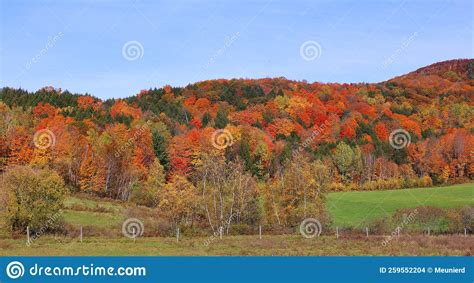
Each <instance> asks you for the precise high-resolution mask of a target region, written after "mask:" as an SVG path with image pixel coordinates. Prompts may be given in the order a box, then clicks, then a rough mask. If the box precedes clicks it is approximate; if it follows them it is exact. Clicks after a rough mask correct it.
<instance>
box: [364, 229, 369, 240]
mask: <svg viewBox="0 0 474 283" xmlns="http://www.w3.org/2000/svg"><path fill="white" fill-rule="evenodd" d="M365 233H366V235H367V238H368V237H369V227H365Z"/></svg>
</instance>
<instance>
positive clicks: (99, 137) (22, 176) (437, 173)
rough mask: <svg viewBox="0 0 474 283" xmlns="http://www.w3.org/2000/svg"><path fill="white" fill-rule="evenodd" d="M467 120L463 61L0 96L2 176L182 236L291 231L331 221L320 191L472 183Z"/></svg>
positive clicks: (472, 140)
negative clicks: (324, 78)
mask: <svg viewBox="0 0 474 283" xmlns="http://www.w3.org/2000/svg"><path fill="white" fill-rule="evenodd" d="M473 113H474V60H473V59H463V60H451V61H445V62H440V63H436V64H433V65H430V66H427V67H424V68H421V69H419V70H416V71H414V72H411V73H408V74H406V75H401V76H399V77H395V78H392V79H390V80H387V81H384V82H380V83H351V84H345V83H318V82H314V83H310V82H306V81H291V80H287V79H285V78H264V79H232V80H225V79H218V80H209V81H201V82H197V83H193V84H189V85H187V86H185V87H173V86H169V85H167V86H164V87H162V88H154V89H146V90H142V91H140V92H139V93H138V94H136V95H134V96H130V97H128V98H125V99H109V100H105V101H102V100H100V99H98V98H96V97H94V96H93V95H89V94H75V93H71V92H69V91H66V90H61V89H58V88H55V87H44V88H42V89H40V90H38V91H36V92H34V93H32V92H28V91H25V90H23V89H13V88H9V87H3V88H2V89H1V92H0V116H1V119H0V174H2V178H3V179H4V182H3V183H2V184H3V185H2V186H3V187H4V189H5V188H11V190H14V188H15V187H16V186H18V184H19V183H21V182H26V181H28V182H32V183H33V184H37V186H38V187H42V188H43V189H42V190H43V191H41V190H39V191H38V192H37V193H40V194H42V195H43V196H44V195H48V196H51V198H50V199H49V200H43V201H45V202H48V201H51V200H54V199H58V200H59V199H62V198H64V196H65V195H68V194H77V193H83V194H89V195H93V196H95V197H98V198H107V199H117V200H121V201H124V202H130V203H134V204H136V205H140V206H146V207H150V208H152V209H155V210H156V213H157V215H158V216H159V217H161V218H163V219H167V221H169V223H172V224H173V225H178V226H182V227H194V228H200V227H202V228H206V229H208V228H212V229H213V230H214V229H215V228H216V227H224V228H226V229H229V226H230V223H233V224H234V225H241V226H242V227H245V226H246V225H247V226H252V225H255V224H258V223H266V224H269V225H279V226H283V227H295V226H297V225H299V223H300V222H301V219H303V218H306V217H316V218H317V219H319V220H320V221H322V222H327V221H330V220H329V219H328V215H327V213H326V210H325V209H324V199H325V196H326V194H327V193H329V192H336V191H363V190H388V189H401V188H422V187H431V186H438V185H442V184H454V183H466V182H472V180H473V178H474V163H473V160H474V154H473V148H474V136H473V130H474V115H473ZM25 180H26V181H25ZM42 183H45V185H44V186H43V185H41V184H42ZM62 188H64V189H62ZM23 193H25V192H23ZM26 193H27V194H30V195H34V193H35V192H33V191H30V192H26ZM13 195H14V194H13ZM13 195H12V194H2V199H1V201H2V204H5V205H6V204H8V203H11V201H12V198H14V196H13ZM17 197H18V195H17ZM31 201H32V203H30V205H31V206H34V205H35V204H34V201H35V200H33V199H32V200H31ZM51 205H56V204H51ZM58 205H60V204H58ZM19 209H20V208H19ZM9 213H10V217H9V223H10V225H11V227H12V229H13V230H15V229H16V230H23V229H24V227H25V225H32V226H33V227H34V223H33V224H32V223H31V219H29V220H28V218H27V217H24V215H26V214H27V212H26V211H25V212H22V211H20V210H18V211H12V210H10V211H9ZM325 219H327V220H325ZM38 223H44V219H38ZM38 225H39V224H38Z"/></svg>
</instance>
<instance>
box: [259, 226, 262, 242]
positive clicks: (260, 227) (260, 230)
mask: <svg viewBox="0 0 474 283" xmlns="http://www.w3.org/2000/svg"><path fill="white" fill-rule="evenodd" d="M258 237H259V238H260V240H261V239H262V225H258Z"/></svg>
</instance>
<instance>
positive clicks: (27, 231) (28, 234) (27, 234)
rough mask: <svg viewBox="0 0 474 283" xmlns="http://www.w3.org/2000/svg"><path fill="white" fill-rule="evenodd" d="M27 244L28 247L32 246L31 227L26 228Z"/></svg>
mask: <svg viewBox="0 0 474 283" xmlns="http://www.w3.org/2000/svg"><path fill="white" fill-rule="evenodd" d="M26 243H27V244H28V245H30V244H31V240H30V226H26Z"/></svg>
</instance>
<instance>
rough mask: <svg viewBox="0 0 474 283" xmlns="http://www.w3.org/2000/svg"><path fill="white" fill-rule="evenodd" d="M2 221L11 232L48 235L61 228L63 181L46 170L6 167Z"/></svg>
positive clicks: (54, 173)
mask: <svg viewBox="0 0 474 283" xmlns="http://www.w3.org/2000/svg"><path fill="white" fill-rule="evenodd" d="M2 190H4V191H3V193H5V194H6V195H7V196H8V197H7V202H6V218H7V223H8V225H9V227H10V229H11V231H12V232H24V231H25V230H26V227H27V226H29V228H30V232H32V233H36V232H39V231H41V233H44V232H52V231H56V230H58V229H60V228H61V208H62V207H63V202H64V199H65V197H66V195H67V190H66V188H65V186H64V181H63V179H62V178H61V177H60V176H59V175H58V174H57V173H56V172H55V171H52V170H49V169H33V168H31V167H28V166H16V167H12V168H10V169H9V170H8V171H7V172H6V173H5V175H4V178H3V184H2Z"/></svg>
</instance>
